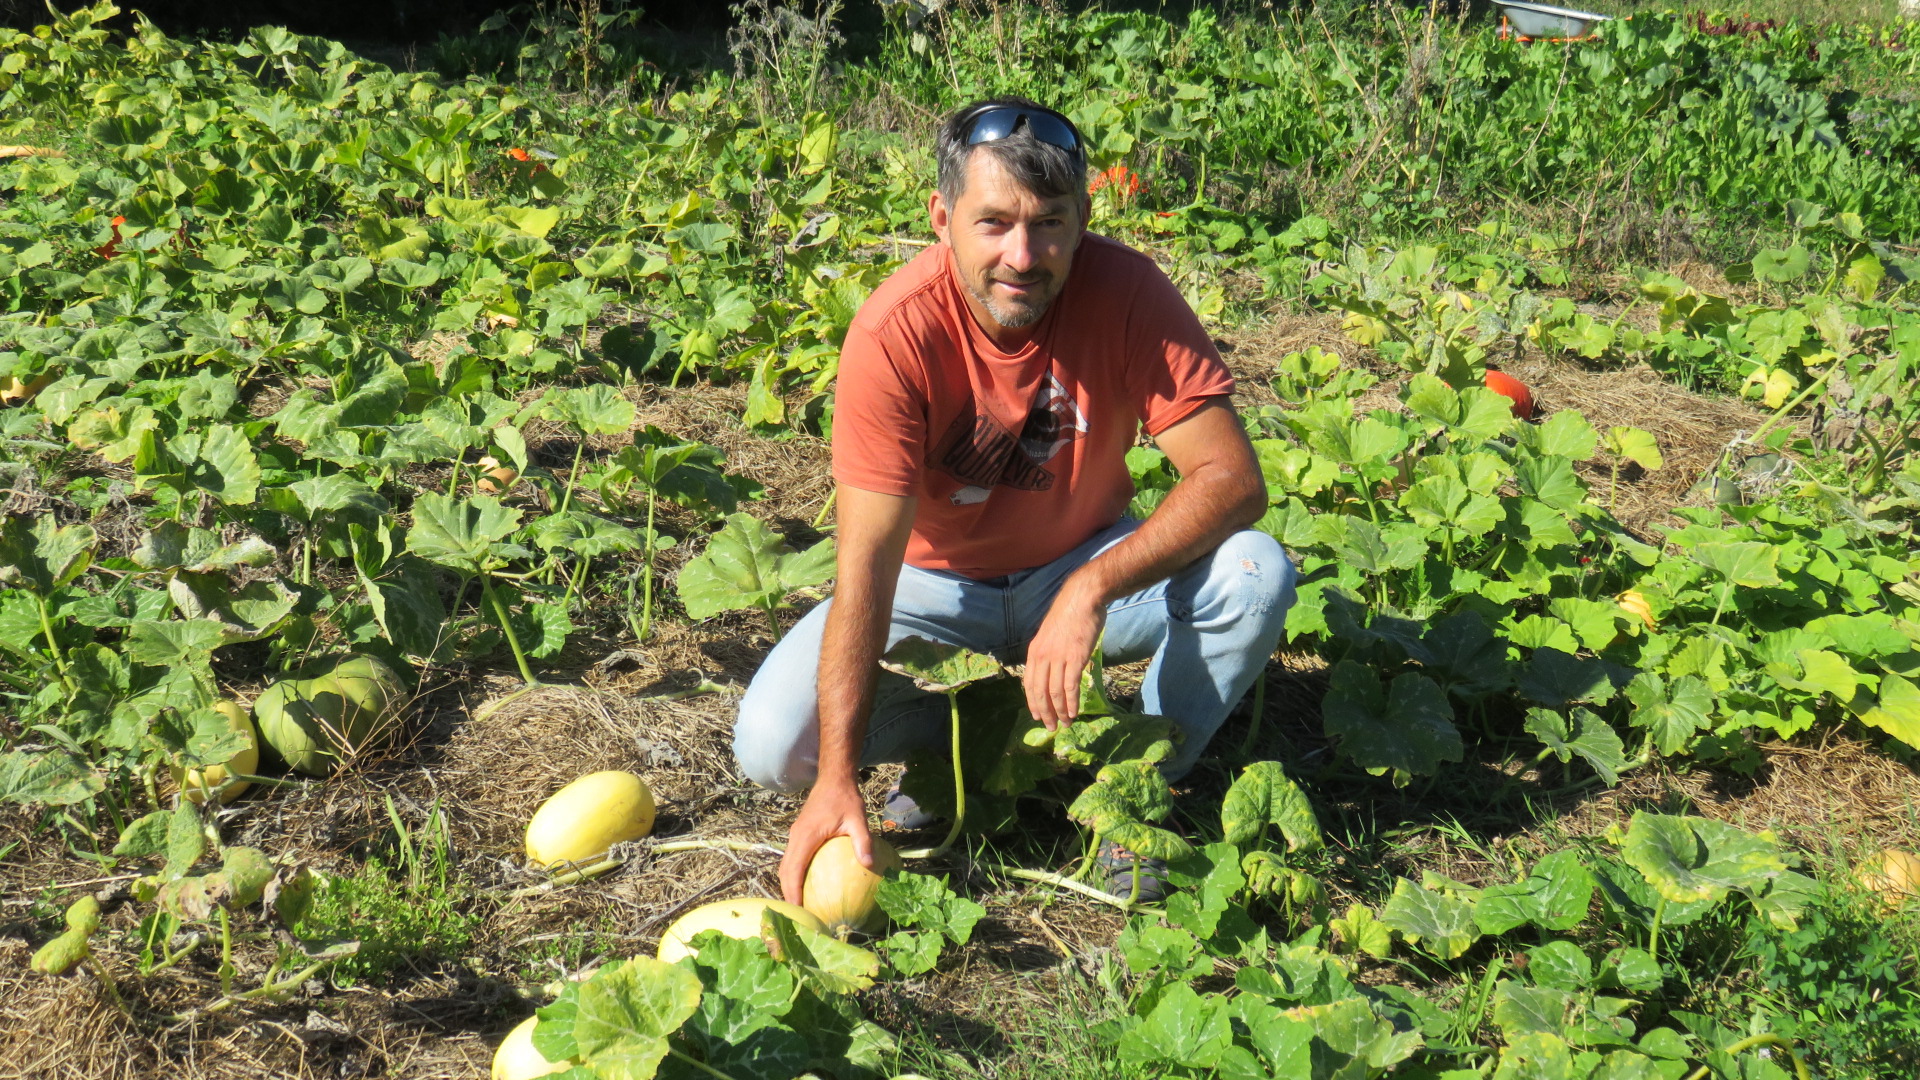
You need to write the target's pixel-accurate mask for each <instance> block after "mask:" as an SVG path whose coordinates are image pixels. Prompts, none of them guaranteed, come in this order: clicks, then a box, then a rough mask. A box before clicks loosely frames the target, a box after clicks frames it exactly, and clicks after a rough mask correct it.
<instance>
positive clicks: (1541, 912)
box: [1473, 850, 1594, 934]
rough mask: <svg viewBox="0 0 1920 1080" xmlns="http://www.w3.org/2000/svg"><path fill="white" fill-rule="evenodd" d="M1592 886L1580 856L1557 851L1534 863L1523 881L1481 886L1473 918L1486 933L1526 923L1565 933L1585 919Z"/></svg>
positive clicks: (1493, 932) (1590, 878)
mask: <svg viewBox="0 0 1920 1080" xmlns="http://www.w3.org/2000/svg"><path fill="white" fill-rule="evenodd" d="M1593 890H1594V881H1593V874H1592V873H1590V872H1589V871H1588V870H1587V868H1586V866H1585V865H1584V864H1583V863H1581V861H1580V856H1579V855H1578V854H1577V853H1576V852H1573V851H1571V850H1568V851H1556V852H1554V853H1553V854H1551V855H1548V856H1547V857H1546V858H1543V859H1541V860H1540V861H1539V862H1538V863H1535V864H1534V867H1533V872H1532V873H1530V874H1528V875H1527V879H1526V880H1525V881H1522V882H1519V883H1517V884H1513V885H1489V886H1488V887H1486V888H1485V889H1482V890H1480V896H1479V898H1478V899H1477V900H1476V901H1475V903H1474V906H1473V918H1474V922H1475V923H1476V924H1477V925H1478V926H1479V927H1480V931H1481V932H1482V933H1485V934H1504V933H1506V932H1507V931H1509V930H1512V929H1514V928H1515V927H1519V926H1525V925H1527V924H1532V925H1534V926H1538V927H1540V928H1541V929H1543V930H1550V931H1553V932H1556V933H1564V932H1565V931H1568V930H1571V929H1573V928H1574V927H1576V926H1578V925H1580V923H1581V922H1582V921H1583V920H1585V919H1586V917H1587V908H1588V907H1589V906H1590V905H1591V904H1592V903H1593Z"/></svg>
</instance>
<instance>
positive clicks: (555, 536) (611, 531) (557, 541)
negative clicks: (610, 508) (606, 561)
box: [527, 510, 641, 559]
mask: <svg viewBox="0 0 1920 1080" xmlns="http://www.w3.org/2000/svg"><path fill="white" fill-rule="evenodd" d="M527 532H528V534H529V536H530V538H531V539H532V540H533V546H535V547H537V548H539V549H540V550H542V551H559V552H563V553H565V554H568V555H575V556H578V557H580V558H582V559H592V558H597V557H599V556H601V555H612V554H614V553H616V552H621V551H633V550H635V549H637V548H639V547H640V546H641V539H640V534H639V533H638V532H635V531H634V530H632V529H630V528H628V527H626V526H625V525H622V524H620V523H619V522H617V521H613V520H611V519H609V518H604V517H601V516H600V515H598V514H591V513H588V512H587V511H585V510H568V511H567V512H565V513H562V514H548V515H547V516H545V517H543V518H540V519H538V520H536V521H534V522H533V524H531V525H529V526H528V527H527Z"/></svg>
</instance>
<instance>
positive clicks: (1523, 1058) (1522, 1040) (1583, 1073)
mask: <svg viewBox="0 0 1920 1080" xmlns="http://www.w3.org/2000/svg"><path fill="white" fill-rule="evenodd" d="M1509 1015H1511V1013H1510V1014H1509ZM1493 1075H1494V1076H1496V1077H1498V1078H1499V1080H1583V1078H1584V1077H1587V1076H1590V1075H1592V1074H1591V1073H1590V1072H1589V1070H1588V1067H1586V1066H1582V1065H1576V1064H1575V1062H1574V1054H1573V1048H1572V1047H1571V1046H1568V1045H1567V1041H1566V1040H1565V1039H1563V1038H1561V1037H1560V1036H1559V1035H1557V1034H1555V1033H1554V1032H1551V1031H1528V1032H1524V1033H1519V1034H1514V1035H1512V1036H1510V1037H1509V1038H1508V1039H1507V1045H1506V1046H1504V1047H1502V1048H1501V1050H1500V1067H1499V1068H1498V1069H1497V1070H1495V1071H1494V1074H1493Z"/></svg>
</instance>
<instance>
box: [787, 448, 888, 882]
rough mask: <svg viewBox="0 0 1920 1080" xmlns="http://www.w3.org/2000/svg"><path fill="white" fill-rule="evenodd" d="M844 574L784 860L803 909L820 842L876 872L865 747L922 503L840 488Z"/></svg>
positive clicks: (824, 643)
mask: <svg viewBox="0 0 1920 1080" xmlns="http://www.w3.org/2000/svg"><path fill="white" fill-rule="evenodd" d="M837 500H838V505H839V528H838V530H837V543H838V545H839V547H838V549H837V550H838V554H837V556H836V558H837V562H838V570H837V575H836V581H835V583H834V590H833V606H832V607H831V608H829V609H828V610H827V626H826V631H825V634H824V635H823V638H822V640H821V643H820V672H819V685H820V690H819V694H820V757H819V770H818V772H817V774H816V776H815V778H814V783H813V790H812V791H811V792H809V793H808V794H807V801H806V804H805V805H804V806H802V807H801V808H800V816H799V817H797V818H795V819H794V822H793V826H792V827H791V828H790V829H789V830H788V832H787V851H786V854H785V855H784V856H783V857H782V858H781V859H780V891H781V893H782V894H784V895H785V897H786V898H787V900H788V901H789V902H790V903H795V904H797V903H799V902H800V887H801V884H802V883H803V882H804V881H805V880H806V874H807V866H808V864H809V863H811V862H812V861H813V854H814V852H815V851H818V850H819V848H820V845H821V844H824V843H826V842H827V841H828V840H829V839H832V838H833V837H835V836H846V837H848V838H850V839H851V840H852V841H853V850H854V853H855V854H856V855H857V856H858V857H859V859H860V861H861V862H862V863H864V864H866V865H868V866H871V865H872V864H873V841H872V838H871V836H870V835H869V833H868V831H867V811H866V805H865V804H864V803H863V802H862V801H861V799H860V786H859V782H858V771H859V767H860V749H861V746H862V745H863V744H864V743H865V741H866V736H867V715H868V713H869V712H870V711H871V709H872V707H873V683H874V673H875V672H876V671H877V670H878V666H877V665H878V661H879V659H880V653H881V652H882V651H883V650H884V649H885V647H886V638H887V627H888V626H889V625H890V624H891V623H892V619H893V590H894V586H895V585H896V584H898V583H899V580H900V566H901V562H902V561H903V559H904V558H905V556H906V550H907V537H908V535H909V534H910V533H911V532H912V530H913V515H914V510H915V507H916V505H917V500H915V499H914V498H912V497H910V496H898V495H882V494H878V493H876V492H871V491H862V490H860V489H858V488H850V487H844V486H843V487H841V488H839V490H838V495H837Z"/></svg>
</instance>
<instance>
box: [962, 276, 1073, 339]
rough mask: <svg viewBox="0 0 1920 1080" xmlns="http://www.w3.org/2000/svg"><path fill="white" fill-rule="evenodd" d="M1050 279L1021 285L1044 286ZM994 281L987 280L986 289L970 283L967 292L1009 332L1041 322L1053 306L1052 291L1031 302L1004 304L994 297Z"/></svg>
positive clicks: (1041, 279)
mask: <svg viewBox="0 0 1920 1080" xmlns="http://www.w3.org/2000/svg"><path fill="white" fill-rule="evenodd" d="M1050 276H1051V275H1049V277H1050ZM1049 277H1042V278H1036V279H1035V280H1034V281H1031V282H1026V281H1023V282H1020V283H1019V284H1022V285H1029V284H1040V285H1044V284H1046V283H1047V281H1048V280H1049ZM993 280H994V279H992V278H987V279H986V286H985V288H984V289H983V288H978V287H976V286H974V285H973V284H971V283H969V284H968V285H967V291H968V292H970V293H972V294H973V298H974V299H975V300H978V301H980V306H981V307H984V308H986V309H987V314H989V315H991V316H993V321H994V322H997V323H999V324H1000V325H1001V326H1003V327H1005V328H1006V329H1008V330H1019V329H1022V328H1024V327H1028V326H1032V325H1033V324H1034V323H1037V322H1039V321H1040V319H1041V317H1042V316H1044V315H1046V313H1047V308H1049V307H1051V306H1052V305H1053V299H1054V297H1053V293H1052V292H1051V291H1048V292H1047V293H1045V294H1044V295H1042V296H1041V297H1039V298H1038V299H1036V300H1034V301H1031V302H1026V303H1022V302H1019V301H1015V302H1013V303H1004V302H1002V301H1000V300H999V299H997V298H995V296H994V295H993Z"/></svg>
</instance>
